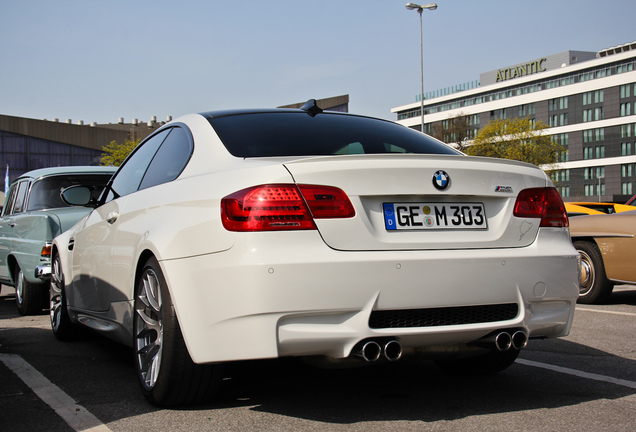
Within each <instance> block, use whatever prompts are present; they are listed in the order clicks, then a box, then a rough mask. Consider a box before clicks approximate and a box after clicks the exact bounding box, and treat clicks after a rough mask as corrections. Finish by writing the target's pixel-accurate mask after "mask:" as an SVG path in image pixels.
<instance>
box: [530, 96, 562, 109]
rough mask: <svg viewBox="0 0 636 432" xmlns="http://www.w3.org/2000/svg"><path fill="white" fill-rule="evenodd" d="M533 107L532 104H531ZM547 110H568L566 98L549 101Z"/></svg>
mask: <svg viewBox="0 0 636 432" xmlns="http://www.w3.org/2000/svg"><path fill="white" fill-rule="evenodd" d="M532 105H534V104H532ZM548 108H549V110H550V111H555V110H559V109H568V98H567V97H561V98H557V99H550V100H549V101H548Z"/></svg>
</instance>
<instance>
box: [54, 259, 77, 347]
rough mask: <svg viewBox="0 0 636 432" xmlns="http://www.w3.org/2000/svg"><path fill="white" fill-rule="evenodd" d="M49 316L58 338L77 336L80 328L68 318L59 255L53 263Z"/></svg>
mask: <svg viewBox="0 0 636 432" xmlns="http://www.w3.org/2000/svg"><path fill="white" fill-rule="evenodd" d="M49 315H50V316H51V329H52V330H53V334H54V335H55V337H56V338H58V339H60V340H70V339H74V338H75V337H76V336H77V334H78V332H79V328H78V326H77V325H75V324H73V323H72V322H71V319H70V318H69V316H68V309H67V307H66V294H65V289H64V275H63V274H62V263H61V261H60V257H59V256H57V255H56V256H55V258H53V262H52V263H51V285H50V309H49Z"/></svg>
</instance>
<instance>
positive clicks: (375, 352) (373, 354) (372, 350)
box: [360, 341, 382, 363]
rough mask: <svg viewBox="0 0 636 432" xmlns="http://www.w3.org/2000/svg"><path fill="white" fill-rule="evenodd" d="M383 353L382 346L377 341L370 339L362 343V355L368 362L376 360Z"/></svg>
mask: <svg viewBox="0 0 636 432" xmlns="http://www.w3.org/2000/svg"><path fill="white" fill-rule="evenodd" d="M380 355H382V348H381V347H380V345H379V344H378V343H377V342H374V341H369V342H366V343H365V344H364V345H362V349H361V350H360V356H361V357H362V358H363V359H364V361H367V362H369V363H370V362H374V361H376V360H378V359H379V358H380Z"/></svg>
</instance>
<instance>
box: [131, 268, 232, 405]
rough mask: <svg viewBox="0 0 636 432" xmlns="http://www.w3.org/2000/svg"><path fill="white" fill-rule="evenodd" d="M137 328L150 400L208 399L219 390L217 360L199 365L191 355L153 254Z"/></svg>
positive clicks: (142, 378) (138, 358) (143, 279)
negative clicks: (213, 363) (209, 363)
mask: <svg viewBox="0 0 636 432" xmlns="http://www.w3.org/2000/svg"><path fill="white" fill-rule="evenodd" d="M133 332H134V333H133V338H134V340H133V347H134V354H135V368H136V371H137V377H138V378H139V383H140V384H141V389H142V392H143V394H144V396H145V397H146V399H147V400H148V401H149V402H150V403H151V404H153V405H157V406H161V407H169V406H179V405H186V404H188V405H190V404H195V403H199V402H203V401H206V400H209V399H210V398H212V397H213V396H214V395H215V393H216V392H217V391H218V387H219V384H220V381H221V380H220V370H219V366H217V365H198V364H195V363H194V362H193V361H192V359H191V358H190V355H189V353H188V349H187V347H186V345H185V341H184V339H183V335H182V333H181V329H180V327H179V322H178V320H177V316H176V313H175V310H174V306H173V303H172V298H171V297H170V292H169V290H168V287H167V284H166V281H165V278H164V277H163V274H162V272H161V268H160V266H159V263H158V262H157V260H156V259H155V258H154V257H153V258H150V259H149V260H148V261H147V262H146V264H145V265H144V267H143V270H142V272H141V276H140V277H139V280H138V281H137V287H136V290H135V316H134V319H133Z"/></svg>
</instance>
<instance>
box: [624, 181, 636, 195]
mask: <svg viewBox="0 0 636 432" xmlns="http://www.w3.org/2000/svg"><path fill="white" fill-rule="evenodd" d="M621 189H622V192H623V195H631V194H633V193H634V192H632V182H623V183H621Z"/></svg>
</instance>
